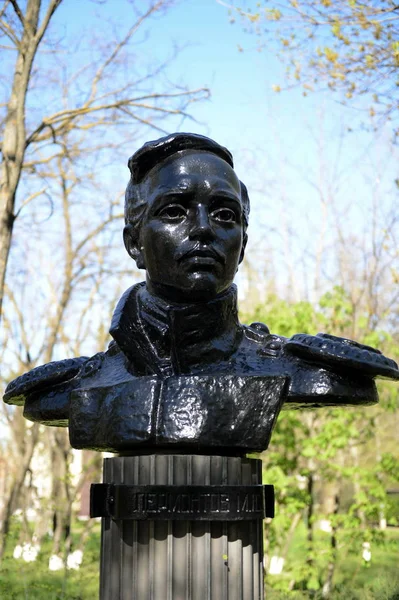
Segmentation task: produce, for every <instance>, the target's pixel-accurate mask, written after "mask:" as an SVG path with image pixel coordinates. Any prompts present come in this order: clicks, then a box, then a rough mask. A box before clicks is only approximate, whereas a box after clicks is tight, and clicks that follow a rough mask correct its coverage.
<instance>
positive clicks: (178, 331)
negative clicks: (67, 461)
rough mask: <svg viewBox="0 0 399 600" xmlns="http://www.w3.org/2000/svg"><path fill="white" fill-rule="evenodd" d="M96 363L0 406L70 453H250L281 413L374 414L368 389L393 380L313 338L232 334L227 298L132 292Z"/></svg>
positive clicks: (363, 351)
mask: <svg viewBox="0 0 399 600" xmlns="http://www.w3.org/2000/svg"><path fill="white" fill-rule="evenodd" d="M110 333H111V335H112V337H113V341H112V342H111V343H110V345H109V348H108V350H107V351H106V352H100V353H99V354H96V355H95V356H93V357H92V358H86V357H81V358H77V359H68V360H66V361H59V362H55V363H49V364H47V365H44V366H42V367H37V368H36V369H33V370H32V371H30V372H29V373H27V374H25V375H22V376H21V377H19V378H17V379H16V380H14V381H12V382H11V383H10V384H9V386H8V387H7V389H6V393H5V396H4V400H5V401H6V402H8V403H11V404H24V405H25V408H24V416H25V417H27V418H28V419H31V420H33V421H39V422H42V423H45V424H47V425H56V426H67V425H69V430H70V440H71V445H72V446H73V447H75V448H90V449H95V450H108V451H111V452H129V451H134V452H154V451H161V450H170V451H173V450H174V451H177V450H178V451H183V452H190V453H213V454H218V453H223V454H226V453H232V454H242V453H246V452H251V451H252V452H260V451H263V450H265V449H266V448H267V446H268V443H269V440H270V436H271V432H272V428H273V426H274V424H275V421H276V419H277V416H278V413H279V411H280V409H281V407H282V405H283V403H284V402H285V403H286V405H287V408H295V407H304V408H305V407H306V408H311V407H318V406H336V405H339V406H342V405H358V404H374V403H375V402H377V400H378V395H377V391H376V387H375V384H374V380H373V378H374V377H376V376H385V377H388V378H392V379H398V378H399V372H398V369H397V365H396V363H395V362H394V361H392V360H390V359H388V358H385V357H384V356H383V355H382V354H381V353H380V352H379V351H378V350H374V349H372V348H369V347H367V346H361V345H360V344H356V343H355V342H351V341H349V340H345V339H343V338H336V337H334V336H328V335H322V334H319V335H317V336H309V335H304V334H299V335H296V336H293V337H292V338H290V339H286V338H282V337H279V336H276V335H271V334H270V333H269V331H268V329H267V327H266V326H264V325H262V324H260V323H258V324H256V323H255V324H253V325H252V326H250V327H247V326H244V325H241V324H240V323H239V321H238V315H237V298H236V288H235V286H232V287H231V288H230V290H228V291H227V292H226V293H225V294H224V295H223V296H221V297H219V298H217V299H216V300H214V301H212V302H209V303H195V304H190V305H171V304H168V303H166V302H164V301H163V300H161V299H159V298H156V297H154V296H151V295H150V294H149V293H148V291H147V289H146V286H145V284H144V283H141V284H138V285H135V286H133V287H131V288H130V289H128V290H127V291H126V292H125V294H124V295H123V296H122V298H121V299H120V301H119V303H118V305H117V308H116V310H115V313H114V316H113V319H112V323H111V329H110Z"/></svg>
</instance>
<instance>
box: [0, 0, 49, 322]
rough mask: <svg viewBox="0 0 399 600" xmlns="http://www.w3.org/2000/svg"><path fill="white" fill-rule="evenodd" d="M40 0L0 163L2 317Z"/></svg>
mask: <svg viewBox="0 0 399 600" xmlns="http://www.w3.org/2000/svg"><path fill="white" fill-rule="evenodd" d="M40 5H41V0H28V4H27V8H26V14H25V16H24V28H23V34H22V38H21V40H20V43H19V45H18V54H17V60H16V63H15V71H14V79H13V84H12V88H11V94H10V98H9V101H8V105H7V115H6V118H5V125H4V137H3V140H2V147H1V152H2V163H1V165H0V318H1V310H2V303H3V295H4V282H5V275H6V269H7V262H8V256H9V253H10V247H11V237H12V230H13V225H14V219H15V214H14V212H15V198H16V193H17V188H18V184H19V180H20V178H21V173H22V166H23V161H24V156H25V149H26V127H25V105H26V96H27V92H28V86H29V79H30V75H31V70H32V64H33V60H34V58H35V54H36V51H37V48H38V45H39V42H40V39H39V38H38V37H37V36H36V33H37V26H38V22H39V12H40Z"/></svg>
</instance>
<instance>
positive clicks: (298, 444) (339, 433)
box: [245, 286, 399, 599]
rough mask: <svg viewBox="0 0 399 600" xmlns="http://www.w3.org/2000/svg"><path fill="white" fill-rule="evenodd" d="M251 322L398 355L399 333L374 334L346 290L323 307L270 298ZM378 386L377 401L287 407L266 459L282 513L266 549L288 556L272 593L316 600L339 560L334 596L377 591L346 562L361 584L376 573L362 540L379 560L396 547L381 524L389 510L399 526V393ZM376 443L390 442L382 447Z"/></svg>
mask: <svg viewBox="0 0 399 600" xmlns="http://www.w3.org/2000/svg"><path fill="white" fill-rule="evenodd" d="M245 319H246V320H247V321H251V320H253V321H263V322H265V323H267V325H268V326H269V328H270V330H271V331H272V333H277V334H280V335H284V336H291V335H293V334H294V333H299V332H304V333H311V334H315V333H317V331H320V330H322V331H325V332H329V333H333V334H336V335H342V336H347V337H353V335H354V333H356V338H357V339H358V341H360V342H363V343H367V344H369V345H372V346H378V347H379V348H380V349H381V350H382V351H384V352H385V353H387V354H388V355H390V356H393V357H395V356H396V357H397V356H398V355H399V348H398V344H397V342H395V339H394V338H393V336H391V335H390V334H388V333H387V332H385V331H382V330H374V331H370V330H369V329H368V318H367V314H363V313H361V312H360V311H359V310H355V309H354V306H353V303H352V302H351V299H350V297H349V296H348V294H347V293H346V292H345V290H344V289H343V288H341V287H338V286H337V287H334V288H333V289H332V290H331V291H330V292H328V293H326V294H324V296H323V297H322V298H321V299H320V301H319V303H318V305H317V306H312V305H311V304H310V303H308V302H298V303H289V302H285V301H281V300H280V299H279V298H277V297H275V296H270V297H269V298H267V301H266V303H265V305H262V306H258V307H257V308H256V309H255V310H254V312H253V313H252V314H251V318H249V315H245ZM379 392H380V397H381V403H380V405H379V406H378V407H367V408H358V409H357V408H356V409H355V408H341V409H340V408H326V409H320V410H316V411H283V412H282V414H281V415H280V417H279V420H278V422H277V426H276V429H275V431H274V433H273V436H272V442H271V444H270V447H269V449H268V451H267V452H266V453H265V454H264V455H263V456H262V458H263V464H264V481H265V483H272V484H274V485H275V489H276V501H277V502H276V504H277V506H276V517H275V518H274V519H273V521H271V522H270V523H269V524H268V525H267V527H266V547H267V554H268V556H269V558H270V557H271V556H272V555H277V556H282V557H283V558H285V560H286V564H285V567H284V571H283V574H282V575H281V576H272V575H270V576H268V577H267V583H268V585H269V586H271V588H272V589H274V590H279V591H280V592H284V591H285V592H288V591H289V590H291V591H292V590H301V594H306V595H302V596H301V595H300V596H298V598H299V597H308V596H307V594H308V593H309V594H311V597H313V598H317V597H319V596H318V594H321V590H322V587H323V585H324V583H325V581H326V578H327V572H328V569H329V568H330V569H331V565H333V568H334V573H335V575H334V577H333V583H334V585H335V588H334V589H336V593H337V595H334V596H333V597H334V598H335V597H336V598H341V597H342V598H350V597H352V598H354V599H355V598H368V597H369V598H372V597H374V596H372V593H374V592H375V590H376V588H372V587H370V585H368V584H369V583H370V580H367V581H364V582H363V581H362V582H361V586H362V588H361V591H359V592H358V591H357V590H352V589H351V588H350V582H351V574H350V573H349V572H348V571H347V570H346V565H347V564H351V565H352V566H353V572H355V573H356V574H359V580H360V579H361V577H360V574H361V573H362V572H363V571H365V570H367V572H368V573H371V571H372V569H371V567H370V569H367V567H366V566H364V564H363V562H364V561H363V559H362V557H361V554H362V548H363V543H365V542H367V543H370V544H371V548H372V555H373V556H375V555H376V554H379V553H381V555H385V553H386V554H387V559H388V556H390V554H389V552H391V553H392V552H393V548H392V545H393V542H392V540H391V538H390V537H389V536H388V537H387V536H386V535H385V534H384V532H383V531H381V530H380V529H379V527H378V524H379V520H380V518H381V516H382V515H383V516H384V518H386V519H387V521H388V523H390V524H391V525H395V524H396V517H395V501H394V500H393V499H392V497H388V496H387V490H388V489H389V488H394V487H395V486H396V487H397V482H398V481H399V467H398V464H399V463H398V456H397V449H396V442H394V441H393V442H392V443H391V444H390V442H389V435H388V434H389V431H391V432H392V431H393V429H394V426H393V424H392V422H391V417H390V414H391V413H392V411H394V410H395V409H396V408H397V398H398V395H397V389H396V387H395V386H394V385H389V384H386V383H385V384H381V385H379ZM392 437H393V439H395V438H394V435H393V436H392ZM377 446H381V449H380V450H378V452H377ZM329 490H330V491H329ZM336 498H337V499H338V504H337V503H336ZM326 507H327V508H326ZM328 507H329V508H328ZM322 519H324V520H328V522H329V524H330V526H331V532H330V533H325V532H323V531H320V530H319V529H318V527H317V523H318V522H319V521H320V520H322ZM397 541H398V540H397V538H396V540H394V542H395V543H397ZM337 549H338V550H337ZM373 560H374V559H373ZM373 564H374V563H373ZM340 569H344V570H345V576H343V575H342V573H341V571H340ZM392 572H393V571H392ZM391 583H392V582H385V583H384V584H383V585H384V586H385V588H386V590H388V591H387V592H386V594H385V595H384V593H385V592H382V591H381V595H380V596H378V595H377V596H376V597H381V598H393V597H394V596H393V595H392V594H393V593H394V592H395V593H396V592H397V591H398V590H399V584H395V585H396V589H395V590H393V588H392V585H391ZM359 585H360V583H359ZM381 585H382V584H381ZM348 586H349V587H348ZM385 588H384V589H385ZM381 589H382V588H381ZM345 594H346V595H345ZM349 594H351V595H349ZM270 597H271V598H274V597H276V598H279V597H281V598H283V597H285V596H284V595H282V596H279V595H276V596H273V595H270ZM290 597H291V596H290ZM295 597H296V596H295V595H293V596H292V598H295ZM309 597H310V596H309ZM320 597H321V596H320Z"/></svg>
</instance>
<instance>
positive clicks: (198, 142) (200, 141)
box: [125, 133, 249, 232]
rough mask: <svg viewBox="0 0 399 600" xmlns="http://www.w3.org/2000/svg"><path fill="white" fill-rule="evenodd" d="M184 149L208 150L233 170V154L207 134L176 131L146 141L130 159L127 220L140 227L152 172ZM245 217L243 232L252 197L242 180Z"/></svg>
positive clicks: (246, 223)
mask: <svg viewBox="0 0 399 600" xmlns="http://www.w3.org/2000/svg"><path fill="white" fill-rule="evenodd" d="M182 150H193V151H205V152H210V153H212V154H216V156H219V158H221V159H222V160H224V161H225V162H227V164H228V165H230V167H231V168H232V169H234V163H233V156H232V154H231V152H230V151H229V150H227V148H225V147H224V146H221V145H220V144H218V143H217V142H214V141H213V140H211V139H210V138H208V137H205V136H203V135H198V134H195V133H173V134H171V135H167V136H165V137H162V138H160V139H158V140H154V141H151V142H146V143H145V144H144V145H143V146H142V147H141V148H140V149H139V150H137V152H135V153H134V154H133V156H131V157H130V158H129V160H128V163H127V165H128V167H129V170H130V180H129V183H128V185H127V188H126V193H125V223H126V224H128V223H130V224H132V225H133V226H134V227H135V228H136V227H139V226H140V223H141V220H142V218H143V216H144V213H145V210H146V208H147V200H146V195H145V193H143V192H144V185H143V182H144V180H145V178H146V177H147V175H148V174H149V173H150V171H151V170H152V169H153V168H155V167H156V166H158V165H160V164H161V163H162V162H163V161H164V160H166V159H167V158H169V157H170V156H173V154H176V153H177V152H180V151H182ZM240 185H241V200H242V206H243V216H244V232H245V231H246V229H247V227H248V217H249V197H248V192H247V188H246V187H245V185H244V184H243V183H242V182H241V181H240Z"/></svg>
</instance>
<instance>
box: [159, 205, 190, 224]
mask: <svg viewBox="0 0 399 600" xmlns="http://www.w3.org/2000/svg"><path fill="white" fill-rule="evenodd" d="M186 215H187V211H186V209H185V208H184V207H183V206H182V205H181V204H168V206H164V208H162V210H160V211H159V213H158V216H160V217H161V218H162V219H165V220H166V221H180V220H181V219H183V218H184V217H185V216H186Z"/></svg>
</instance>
